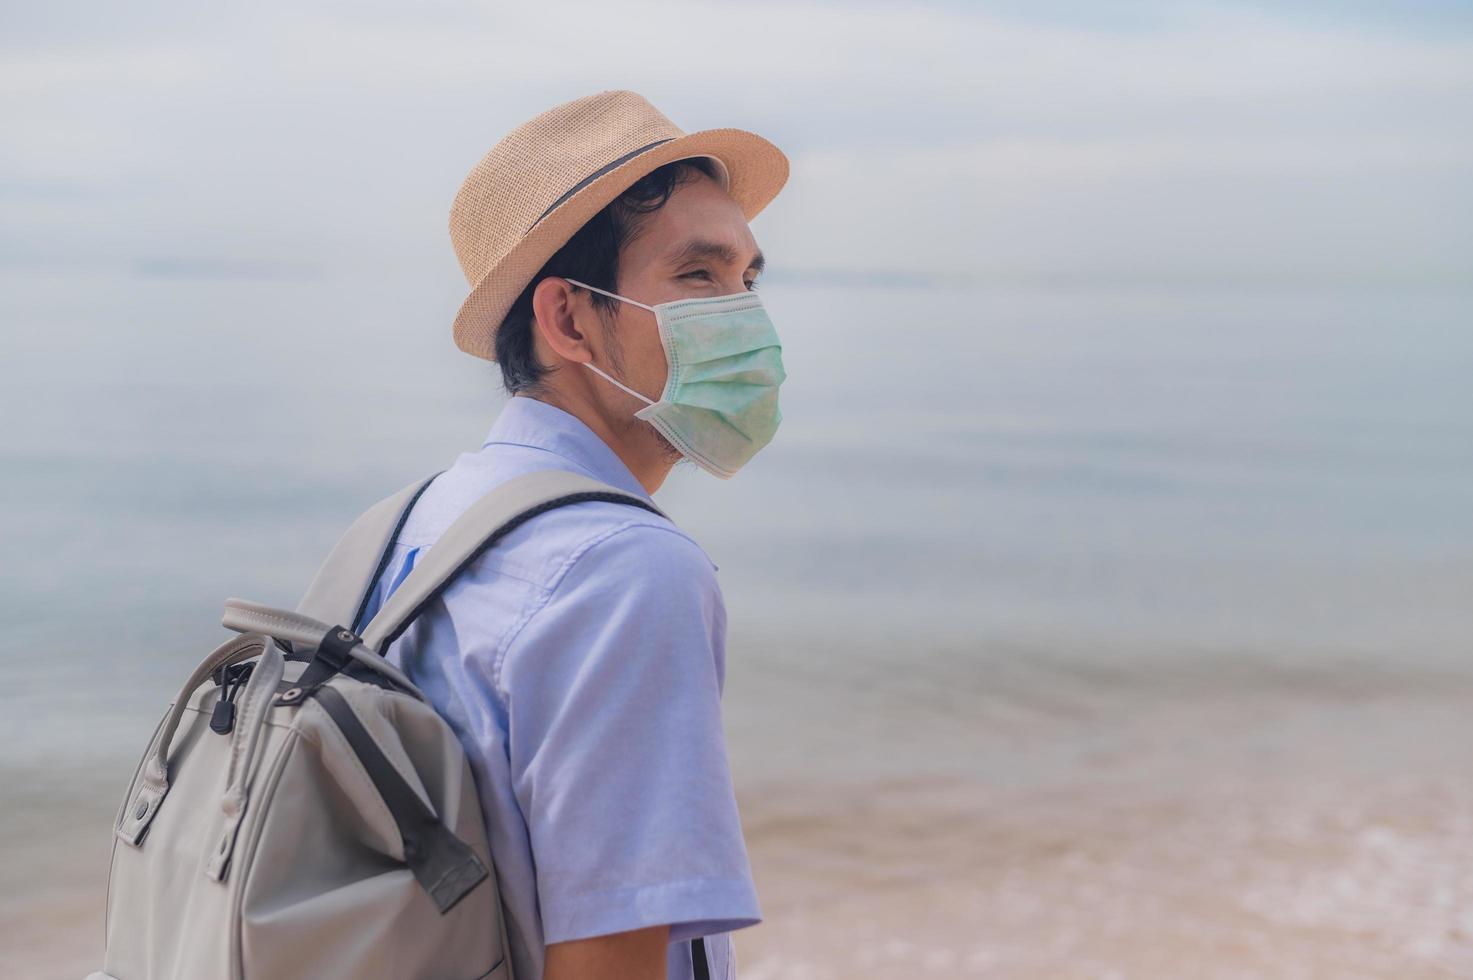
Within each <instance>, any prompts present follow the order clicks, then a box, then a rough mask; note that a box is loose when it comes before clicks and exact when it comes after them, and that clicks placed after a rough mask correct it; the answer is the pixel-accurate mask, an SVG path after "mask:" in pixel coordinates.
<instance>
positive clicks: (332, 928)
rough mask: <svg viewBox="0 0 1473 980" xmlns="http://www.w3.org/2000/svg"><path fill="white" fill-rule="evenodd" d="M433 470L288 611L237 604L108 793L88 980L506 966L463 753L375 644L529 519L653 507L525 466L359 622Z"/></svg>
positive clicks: (281, 979) (376, 511) (500, 919)
mask: <svg viewBox="0 0 1473 980" xmlns="http://www.w3.org/2000/svg"><path fill="white" fill-rule="evenodd" d="M435 475H436V476H438V475H439V474H435ZM433 478H434V477H430V478H428V479H424V480H420V481H417V482H416V483H414V484H413V485H411V486H408V487H405V488H404V489H403V490H401V491H400V492H399V493H396V494H394V495H393V496H391V497H388V498H386V499H384V500H382V501H380V502H379V503H378V504H376V505H374V506H373V507H372V508H370V509H369V510H368V511H366V512H365V513H364V514H363V516H361V517H360V518H359V519H358V520H357V521H356V522H355V523H354V524H353V525H352V527H350V528H349V529H348V531H347V532H346V533H345V534H344V535H343V537H342V538H341V540H339V541H338V543H337V545H336V547H335V548H334V549H333V551H332V553H331V554H330V555H329V556H328V558H327V561H326V562H325V563H324V564H323V566H322V568H321V569H320V570H319V572H318V573H317V577H316V578H315V579H314V580H313V582H312V585H311V588H310V589H309V590H308V592H307V595H306V597H305V598H304V599H303V600H302V602H301V604H300V605H299V606H298V608H297V610H296V611H295V612H290V611H285V610H280V609H271V608H268V607H265V606H261V605H259V604H257V603H252V602H246V601H243V600H239V599H229V600H226V603H225V615H224V619H223V620H222V622H223V624H224V625H225V626H226V627H228V628H229V629H232V630H235V631H237V632H239V633H240V634H241V635H240V636H237V637H235V638H233V639H231V640H229V641H227V642H225V643H224V644H222V645H221V646H220V647H218V648H217V649H216V650H215V651H214V652H213V653H211V654H210V655H209V656H208V657H206V658H205V659H204V661H203V662H202V663H201V664H200V665H199V666H198V667H197V668H195V671H194V673H193V674H191V675H190V677H189V680H187V681H186V682H185V684H184V688H183V690H181V691H180V692H179V696H178V698H176V699H175V701H174V702H173V703H172V704H171V705H170V707H169V710H168V712H167V713H166V714H165V716H164V718H163V720H162V721H161V722H160V723H159V726H158V728H157V729H156V730H155V732H154V736H153V739H152V740H151V742H150V744H149V748H148V750H147V752H146V753H145V755H144V757H143V760H142V762H141V763H140V764H139V766H138V770H137V772H136V773H135V775H134V777H133V781H132V783H131V785H130V786H129V788H128V793H127V795H126V796H125V797H124V799H123V804H122V806H121V807H120V808H119V810H118V815H117V820H116V822H115V831H116V833H115V837H114V840H113V856H112V868H111V873H110V876H109V880H108V895H107V913H106V920H107V948H106V954H105V959H104V969H103V970H102V972H100V973H93V974H91V975H90V976H89V977H88V980H205V978H210V980H213V978H227V977H228V978H231V980H288V978H293V977H302V978H312V980H349V978H352V980H416V978H425V980H476V978H483V980H512V970H511V961H510V959H509V958H508V955H507V953H508V950H507V938H506V921H505V917H504V915H503V912H502V908H501V899H500V891H499V889H498V886H497V881H496V875H495V873H494V868H493V867H492V865H491V856H490V851H489V848H488V846H487V843H486V831H485V825H484V823H483V817H482V811H481V807H480V802H479V798H478V796H477V794H476V787H475V785H474V781H473V779H472V776H471V770H470V767H469V764H468V762H467V760H466V757H465V752H464V749H463V748H462V747H461V744H460V742H459V740H458V739H457V738H456V736H455V733H454V732H453V731H452V730H451V729H450V727H449V726H448V725H447V724H446V722H445V721H444V719H443V718H441V717H440V715H439V714H438V713H436V711H435V709H434V708H433V707H432V706H431V705H430V704H429V703H428V702H427V701H426V700H425V698H424V696H423V695H422V694H421V693H420V691H419V690H418V689H417V688H416V687H415V686H414V684H413V683H411V682H410V681H409V679H408V678H407V677H405V676H404V675H403V674H402V673H401V672H400V671H399V670H397V669H396V668H395V667H394V666H393V665H391V664H390V663H388V662H387V661H386V660H384V659H383V657H382V656H380V654H381V653H382V652H383V651H385V650H387V649H388V647H389V644H390V643H392V642H393V641H394V639H395V638H397V637H398V636H399V635H400V634H401V633H402V632H403V631H404V630H405V629H406V628H408V626H409V624H410V623H411V622H412V621H413V620H414V618H415V616H416V615H417V614H418V613H419V611H420V610H421V609H423V608H424V606H425V605H426V604H427V603H428V602H429V601H430V600H431V599H432V598H433V597H434V596H435V595H436V594H437V593H438V592H439V591H440V589H442V588H443V587H444V585H445V584H446V583H447V582H448V581H449V580H450V579H451V578H452V577H453V576H454V575H455V574H456V573H457V572H458V571H459V570H460V569H461V568H463V567H465V565H466V564H468V563H469V562H470V561H471V560H472V559H473V558H475V557H476V556H477V555H478V554H480V553H481V552H482V551H483V550H484V549H486V548H488V547H491V546H493V545H494V544H495V543H496V542H497V541H498V540H499V539H500V538H501V537H503V536H504V535H505V534H507V533H508V532H510V531H511V530H512V529H513V528H515V527H517V526H518V525H520V524H521V523H523V522H524V521H527V520H529V519H531V518H532V517H535V516H536V515H537V514H540V513H542V512H544V511H547V510H550V509H552V508H554V507H561V506H565V505H568V504H574V503H579V502H581V501H587V500H610V501H615V502H618V503H627V504H632V505H634V506H637V507H642V508H644V509H646V510H649V511H653V512H655V513H657V514H661V515H662V516H663V514H662V512H661V511H660V510H659V509H658V508H656V507H654V506H653V505H652V504H651V503H650V502H649V501H648V500H644V499H641V498H639V497H636V496H633V495H631V494H628V493H626V492H624V491H621V490H617V489H615V488H614V487H611V486H608V485H607V484H604V483H601V482H599V481H597V480H592V479H589V478H587V477H583V476H579V475H577V474H575V473H568V472H563V471H560V470H543V471H539V472H535V473H530V474H527V475H525V476H521V477H517V478H515V479H512V480H510V481H508V482H506V483H504V484H502V485H501V486H499V487H497V488H496V489H495V490H493V491H492V492H490V493H489V494H487V495H486V496H485V497H483V498H482V499H481V500H479V501H477V502H476V503H475V504H473V505H472V506H471V507H470V509H469V510H467V511H466V512H465V513H464V514H462V515H461V517H460V518H459V519H457V520H456V521H455V523H454V524H452V525H451V526H450V528H449V529H448V530H447V531H446V532H445V534H444V536H443V537H441V538H440V539H439V540H438V541H436V542H435V545H434V547H432V548H430V549H429V550H428V551H427V552H425V554H424V556H423V558H422V559H421V560H420V562H419V563H418V564H417V565H416V566H415V568H414V570H413V571H412V572H411V573H410V574H409V576H408V577H407V578H406V579H405V580H404V581H403V583H402V584H401V585H400V586H399V588H398V589H396V590H395V591H394V593H393V594H392V595H391V596H390V597H389V600H388V601H387V602H386V603H384V605H383V608H382V609H380V610H379V612H378V613H377V615H375V616H374V617H373V620H372V622H370V623H368V625H367V626H365V627H364V628H363V629H362V631H361V633H355V632H353V630H354V629H355V628H356V626H357V623H358V620H359V618H360V617H361V615H362V614H363V612H364V611H365V609H366V606H367V602H368V599H369V596H370V593H371V590H372V588H373V585H374V582H375V581H376V579H377V578H378V576H379V575H380V573H381V572H382V570H383V567H384V565H385V564H386V562H387V561H388V558H389V554H390V552H391V550H392V544H393V540H394V538H395V536H396V535H397V534H398V531H399V529H400V528H401V527H402V526H403V523H404V520H405V519H406V518H407V517H408V514H409V509H410V507H412V506H413V504H414V501H415V500H416V499H418V497H419V495H420V493H422V492H423V491H424V488H425V487H426V486H428V485H429V482H430V480H432V479H433ZM694 945H695V946H696V949H695V950H693V952H697V953H698V954H699V958H698V959H697V961H696V962H697V964H698V965H697V970H698V971H700V968H701V967H702V966H704V965H705V950H704V946H703V945H702V944H701V943H700V940H695V941H694Z"/></svg>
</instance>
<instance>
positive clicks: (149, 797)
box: [118, 633, 282, 847]
mask: <svg viewBox="0 0 1473 980" xmlns="http://www.w3.org/2000/svg"><path fill="white" fill-rule="evenodd" d="M257 655H260V656H261V657H262V661H263V663H265V662H267V661H269V660H270V658H272V657H275V658H276V660H278V661H279V660H281V659H282V657H281V651H280V650H278V649H276V645H275V644H274V643H272V642H270V638H269V637H266V636H262V635H261V634H259V633H247V634H245V635H244V636H237V637H235V638H234V639H230V640H226V641H225V642H224V643H222V644H221V645H220V646H218V647H216V648H215V650H214V652H213V653H211V654H210V655H209V656H208V657H206V658H205V659H204V661H203V662H202V663H201V664H200V665H199V666H198V667H196V668H195V669H194V673H192V674H190V675H189V680H187V681H185V682H184V689H183V690H181V691H180V692H179V696H178V697H177V698H175V699H174V703H173V705H172V706H170V708H169V715H168V717H167V718H166V719H165V720H164V723H163V725H161V726H160V727H159V733H158V735H157V736H156V737H155V740H154V744H153V746H152V747H151V749H150V751H149V754H148V757H147V759H145V761H144V763H143V767H142V771H141V774H140V779H139V781H138V788H137V791H136V792H135V793H134V794H133V798H132V799H130V800H129V801H128V802H127V804H126V805H125V806H124V809H123V822H122V824H121V825H120V826H119V827H118V836H119V837H121V838H122V839H123V840H124V841H126V842H127V843H129V844H131V845H133V846H134V847H137V846H138V844H139V842H140V841H142V840H143V835H144V834H145V833H146V832H147V831H148V825H149V824H150V823H152V822H153V818H154V814H156V813H158V811H159V804H160V803H162V802H163V801H164V796H165V795H166V794H167V793H168V792H169V745H170V743H172V742H173V741H174V733H175V732H176V731H177V730H178V728H179V722H180V720H181V719H182V718H183V717H184V712H185V711H186V710H187V709H188V707H189V698H190V695H192V694H193V693H194V692H195V690H196V689H197V688H198V687H199V686H200V685H201V684H203V683H204V682H205V681H207V680H209V679H210V675H211V674H213V673H214V672H215V671H217V670H219V669H220V668H222V667H229V666H230V665H231V664H234V663H237V662H238V661H241V660H249V659H250V658H251V657H254V656H257Z"/></svg>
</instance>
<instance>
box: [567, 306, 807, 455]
mask: <svg viewBox="0 0 1473 980" xmlns="http://www.w3.org/2000/svg"><path fill="white" fill-rule="evenodd" d="M565 278H566V277H565ZM568 282H571V283H573V284H575V285H578V286H582V287H583V288H584V289H591V290H593V291H594V292H596V293H602V294H603V295H605V296H612V297H613V298H614V299H617V300H620V301H621V302H625V303H630V304H632V305H634V306H639V307H643V308H644V309H646V310H649V311H650V312H651V313H653V314H654V315H655V323H656V324H657V325H658V326H659V329H660V343H661V344H662V345H663V346H664V348H665V363H666V364H667V365H668V367H669V371H668V373H667V376H666V381H665V391H664V392H663V393H662V394H661V395H660V400H659V401H657V402H656V401H650V400H649V399H648V398H646V397H645V396H644V395H641V394H640V393H639V392H637V391H635V390H634V389H632V388H629V387H626V386H625V385H623V384H620V383H619V382H618V381H615V380H614V379H613V378H611V377H609V376H608V375H607V374H605V373H604V372H602V371H600V370H599V369H598V368H596V367H594V366H593V365H592V364H588V365H586V366H587V367H588V369H589V370H591V371H593V372H594V373H596V374H597V375H598V376H599V377H601V378H603V379H605V380H606V381H609V382H611V383H612V384H615V385H618V386H619V387H620V388H623V389H624V390H625V391H627V392H629V393H630V394H631V395H633V396H634V397H635V398H638V399H639V400H640V401H642V402H644V403H645V405H646V407H645V408H642V409H640V410H639V411H638V412H635V413H634V417H635V418H638V419H644V420H645V421H646V422H649V423H650V425H653V426H654V427H655V429H656V430H658V431H659V432H660V433H661V434H662V435H663V436H664V437H665V438H666V439H669V440H670V442H671V444H672V445H674V446H675V448H676V449H679V450H680V452H681V454H682V455H683V456H685V457H686V458H687V459H689V460H690V461H691V462H693V463H695V464H696V465H698V466H700V467H701V468H702V469H704V470H706V471H707V472H708V473H711V474H713V475H715V476H718V477H720V478H721V479H723V480H728V479H730V478H731V477H732V476H734V475H736V471H737V470H739V469H741V467H742V465H743V464H744V463H746V462H747V460H749V459H751V458H752V457H753V456H755V455H756V454H757V451H758V450H759V449H761V448H762V447H763V446H765V445H767V444H768V443H769V442H771V441H772V437H773V435H774V434H776V432H777V427H778V424H779V423H780V422H781V421H782V412H780V411H779V410H778V407H777V389H778V386H779V385H781V384H782V382H783V380H784V379H785V378H786V377H787V374H786V373H785V372H784V371H783V362H782V356H781V355H782V344H781V343H780V342H779V341H778V338H777V331H776V330H775V329H774V328H773V326H772V320H771V319H770V318H769V317H768V316H767V311H766V310H765V309H763V307H762V298H761V297H760V296H758V295H757V294H756V293H754V292H751V291H747V292H743V293H733V294H731V295H729V296H711V297H701V298H697V299H679V300H675V301H674V302H670V303H659V304H657V305H655V306H646V305H645V304H644V303H640V302H637V301H635V300H632V299H627V298H625V297H623V296H620V295H618V294H617V293H611V292H609V291H608V290H606V289H599V288H598V287H597V286H590V285H588V284H587V283H583V282H578V280H576V279H569V280H568Z"/></svg>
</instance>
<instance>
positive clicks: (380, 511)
mask: <svg viewBox="0 0 1473 980" xmlns="http://www.w3.org/2000/svg"><path fill="white" fill-rule="evenodd" d="M440 472H441V473H443V472H444V470H441V471H440ZM439 475H440V473H436V474H434V475H433V476H428V477H425V478H423V479H420V480H415V481H414V482H413V483H411V484H410V485H409V486H407V487H405V488H404V489H402V490H400V491H399V492H398V493H395V494H393V495H392V496H389V497H385V498H384V499H383V500H380V501H379V502H378V503H376V504H374V505H373V506H372V507H370V508H368V510H366V511H364V512H363V514H362V515H361V516H359V518H358V519H357V520H356V521H354V522H353V523H352V525H351V526H350V527H349V528H348V530H346V531H344V532H343V536H342V537H341V538H339V539H338V543H337V544H336V545H334V546H333V549H332V552H331V553H330V554H329V555H328V556H327V560H326V561H324V562H323V563H322V567H321V568H319V569H318V570H317V576H316V577H315V578H313V579H312V584H311V585H310V586H309V587H308V588H307V594H306V595H305V596H304V597H303V598H302V601H301V602H300V603H299V604H298V605H297V612H299V613H301V614H302V615H304V616H308V617H310V618H312V619H315V620H318V621H320V622H323V623H328V624H331V623H340V624H342V625H343V626H346V627H347V628H348V629H352V628H353V626H354V624H356V623H357V622H358V620H359V619H361V618H362V616H363V611H364V609H365V608H366V607H367V605H368V599H369V596H370V595H371V594H372V592H373V584H374V582H376V581H378V577H379V575H380V574H381V573H382V572H383V568H384V565H385V564H386V563H387V562H388V560H389V556H390V554H391V553H392V551H393V545H394V539H395V538H397V537H398V536H399V531H400V529H402V528H403V527H404V522H405V521H406V520H408V518H409V510H410V508H412V507H413V506H414V502H415V501H416V500H418V499H419V497H420V494H422V493H424V492H425V489H426V488H428V487H429V485H430V482H431V481H432V480H434V478H435V477H436V476H439Z"/></svg>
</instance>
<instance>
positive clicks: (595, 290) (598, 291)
mask: <svg viewBox="0 0 1473 980" xmlns="http://www.w3.org/2000/svg"><path fill="white" fill-rule="evenodd" d="M563 278H564V279H567V280H568V282H570V283H572V284H573V285H575V286H582V287H583V288H584V289H591V290H593V291H594V292H595V293H603V294H604V295H605V296H609V297H612V298H614V299H617V300H621V301H623V302H625V303H632V304H634V305H635V306H644V308H645V309H647V310H649V311H650V312H651V313H653V312H655V308H654V307H653V306H645V305H644V304H643V303H640V302H638V301H636V300H632V299H626V298H625V297H623V296H620V295H619V294H617V293H611V292H609V291H608V290H607V289H599V288H598V287H597V286H590V285H588V283H586V282H579V281H578V280H577V279H568V277H567V276H563ZM583 366H584V367H586V368H588V370H590V371H592V372H593V373H594V374H596V375H598V376H599V377H600V378H603V379H604V380H605V381H607V382H609V383H610V384H612V385H617V386H618V387H620V388H623V389H624V390H625V391H627V392H629V393H630V394H631V395H633V396H634V397H635V398H638V399H639V400H640V401H642V402H644V403H645V404H646V405H653V404H655V403H654V402H652V401H650V400H649V399H648V398H646V397H645V396H643V395H641V394H640V393H639V392H637V391H635V390H634V389H633V388H631V387H629V386H628V385H626V384H621V383H620V382H618V381H615V380H614V379H613V378H611V377H609V376H608V375H607V374H604V373H603V372H602V371H600V370H599V369H598V368H596V367H594V366H593V365H592V364H591V363H589V362H587V361H585V362H584V363H583Z"/></svg>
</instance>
